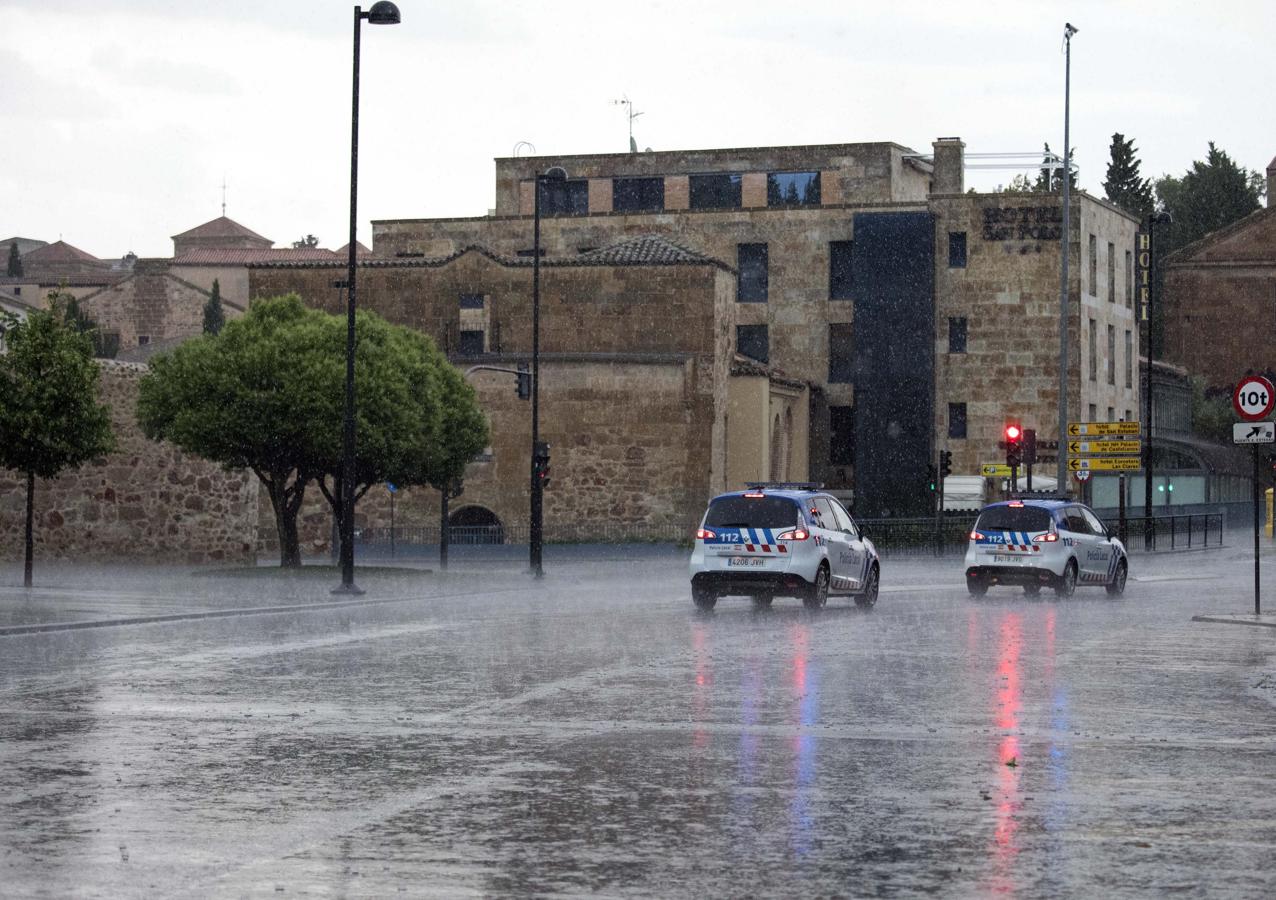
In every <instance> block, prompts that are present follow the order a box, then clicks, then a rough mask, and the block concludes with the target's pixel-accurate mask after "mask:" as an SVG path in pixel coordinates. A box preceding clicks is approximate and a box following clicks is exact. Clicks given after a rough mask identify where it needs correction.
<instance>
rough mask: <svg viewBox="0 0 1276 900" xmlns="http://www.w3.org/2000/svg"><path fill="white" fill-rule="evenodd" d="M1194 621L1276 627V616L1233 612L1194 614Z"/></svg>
mask: <svg viewBox="0 0 1276 900" xmlns="http://www.w3.org/2000/svg"><path fill="white" fill-rule="evenodd" d="M1192 621H1193V622H1208V623H1210V624H1213V625H1254V626H1257V627H1259V628H1276V616H1264V615H1257V616H1256V615H1254V614H1252V613H1250V614H1248V615H1246V614H1244V613H1233V614H1231V615H1227V616H1192Z"/></svg>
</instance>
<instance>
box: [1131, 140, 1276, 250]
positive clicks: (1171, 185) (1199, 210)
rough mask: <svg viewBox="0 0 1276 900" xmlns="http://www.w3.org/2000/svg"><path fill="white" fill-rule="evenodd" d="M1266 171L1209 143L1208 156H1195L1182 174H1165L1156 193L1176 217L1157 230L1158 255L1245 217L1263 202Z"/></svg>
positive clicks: (1167, 210)
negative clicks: (1238, 160) (1243, 163)
mask: <svg viewBox="0 0 1276 900" xmlns="http://www.w3.org/2000/svg"><path fill="white" fill-rule="evenodd" d="M1263 193H1264V191H1263V175H1262V174H1261V173H1259V172H1253V171H1250V170H1249V169H1246V168H1244V167H1243V166H1238V165H1237V164H1236V163H1235V162H1233V161H1232V158H1231V157H1229V156H1228V155H1227V153H1225V152H1224V151H1222V150H1220V149H1218V148H1217V147H1216V146H1214V142H1213V141H1210V143H1209V153H1208V154H1206V158H1205V160H1204V161H1203V162H1202V161H1201V160H1196V161H1195V162H1193V163H1192V168H1190V169H1188V171H1187V172H1185V173H1184V174H1183V176H1182V177H1181V178H1174V177H1172V176H1170V175H1166V176H1164V177H1163V178H1160V179H1158V180H1157V182H1156V196H1157V199H1158V200H1159V201H1160V203H1161V206H1162V207H1164V209H1165V211H1166V212H1168V213H1169V214H1170V216H1171V217H1172V218H1173V222H1172V223H1171V224H1170V226H1169V227H1168V228H1167V229H1165V231H1164V233H1161V232H1158V244H1157V255H1159V256H1162V257H1163V256H1164V254H1167V253H1170V252H1172V251H1174V250H1177V249H1178V248H1180V247H1184V246H1186V245H1188V244H1190V243H1192V242H1193V241H1198V240H1200V239H1201V238H1203V237H1205V236H1206V235H1207V234H1209V233H1211V232H1213V231H1217V230H1218V229H1220V228H1222V227H1224V226H1225V225H1230V224H1231V223H1233V222H1235V221H1236V220H1237V219H1242V218H1244V217H1245V216H1247V215H1249V214H1250V213H1252V212H1254V210H1256V209H1258V208H1259V206H1260V205H1261V203H1260V199H1261V197H1262V196H1263Z"/></svg>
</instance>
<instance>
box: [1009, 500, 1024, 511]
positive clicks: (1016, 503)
mask: <svg viewBox="0 0 1276 900" xmlns="http://www.w3.org/2000/svg"><path fill="white" fill-rule="evenodd" d="M1007 505H1008V506H1010V507H1011V508H1012V509H1023V501H1022V500H1011V501H1010V503H1009V504H1007Z"/></svg>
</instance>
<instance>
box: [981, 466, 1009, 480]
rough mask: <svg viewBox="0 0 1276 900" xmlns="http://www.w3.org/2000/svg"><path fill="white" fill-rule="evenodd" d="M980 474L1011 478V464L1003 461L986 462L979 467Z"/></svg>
mask: <svg viewBox="0 0 1276 900" xmlns="http://www.w3.org/2000/svg"><path fill="white" fill-rule="evenodd" d="M979 474H980V475H982V476H984V477H985V478H1009V477H1010V466H1007V465H1004V464H1003V463H984V464H983V465H981V466H980V467H979Z"/></svg>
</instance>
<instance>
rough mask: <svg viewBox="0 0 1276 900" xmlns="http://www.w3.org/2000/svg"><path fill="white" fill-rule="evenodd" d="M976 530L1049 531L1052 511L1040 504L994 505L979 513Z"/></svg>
mask: <svg viewBox="0 0 1276 900" xmlns="http://www.w3.org/2000/svg"><path fill="white" fill-rule="evenodd" d="M975 530H976V531H1049V530H1050V511H1049V510H1048V509H1043V508H1042V507H1040V506H994V507H992V508H991V509H985V510H984V511H983V512H982V513H980V514H979V521H978V522H977V523H976V524H975Z"/></svg>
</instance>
